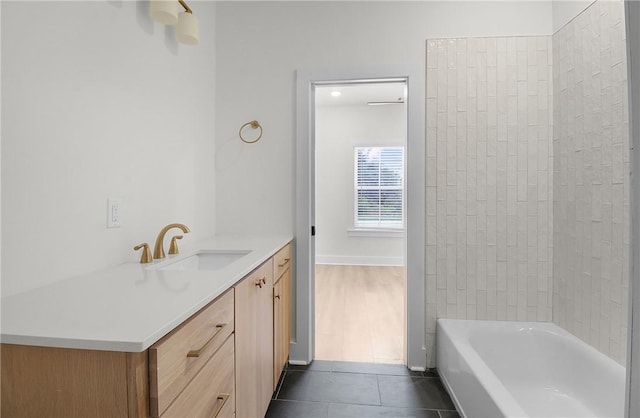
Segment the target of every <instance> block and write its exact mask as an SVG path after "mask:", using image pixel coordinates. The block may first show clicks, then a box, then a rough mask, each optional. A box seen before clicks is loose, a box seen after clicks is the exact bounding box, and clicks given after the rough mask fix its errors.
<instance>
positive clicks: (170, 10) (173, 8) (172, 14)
mask: <svg viewBox="0 0 640 418" xmlns="http://www.w3.org/2000/svg"><path fill="white" fill-rule="evenodd" d="M149 14H150V15H151V18H152V19H153V20H155V21H156V22H158V23H162V24H163V25H175V24H176V23H178V2H177V1H175V0H149Z"/></svg>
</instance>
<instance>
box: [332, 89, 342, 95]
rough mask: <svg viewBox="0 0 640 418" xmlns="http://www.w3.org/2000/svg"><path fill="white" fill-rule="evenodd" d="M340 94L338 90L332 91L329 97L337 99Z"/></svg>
mask: <svg viewBox="0 0 640 418" xmlns="http://www.w3.org/2000/svg"><path fill="white" fill-rule="evenodd" d="M341 94H342V93H340V92H339V91H338V90H334V91H332V92H331V97H339V96H340V95H341Z"/></svg>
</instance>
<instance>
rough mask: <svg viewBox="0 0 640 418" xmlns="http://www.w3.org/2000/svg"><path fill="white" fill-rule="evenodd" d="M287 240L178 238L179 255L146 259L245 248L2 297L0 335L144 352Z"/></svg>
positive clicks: (131, 266)
mask: <svg viewBox="0 0 640 418" xmlns="http://www.w3.org/2000/svg"><path fill="white" fill-rule="evenodd" d="M185 238H187V237H185ZM291 239H292V238H291V237H290V236H278V237H261V238H246V237H245V238H241V237H214V238H212V239H209V240H206V241H202V242H200V243H197V244H193V245H188V244H186V243H183V242H181V243H180V245H181V254H178V255H176V256H168V257H167V258H166V259H163V260H160V261H159V262H156V261H154V264H155V263H158V264H159V263H166V262H167V261H176V260H178V259H182V258H186V257H188V256H189V255H192V254H193V253H194V252H197V251H206V250H237V251H242V250H251V252H250V253H249V254H247V255H246V256H243V257H242V258H240V259H238V260H236V261H234V262H233V263H231V264H229V265H228V266H226V267H224V268H222V269H220V270H215V271H171V270H154V269H149V268H148V267H149V266H152V264H140V263H126V264H122V265H119V266H117V267H113V268H110V269H106V270H101V271H96V272H93V273H90V274H86V275H82V276H78V277H73V278H70V279H67V280H64V281H61V282H57V283H54V284H51V285H48V286H44V287H41V288H38V289H34V290H31V291H28V292H25V293H20V294H17V295H13V296H8V297H6V298H2V303H1V309H2V326H1V328H0V329H1V339H2V342H3V343H9V344H25V345H37V346H47V347H62V348H80V349H93V350H108V351H126V352H141V351H144V350H146V349H147V348H149V346H151V345H152V344H153V343H155V342H156V341H158V340H159V339H160V338H162V337H163V336H164V335H166V334H167V333H168V332H169V331H171V330H172V329H174V328H175V327H176V326H178V325H179V324H181V323H182V322H183V321H184V320H185V319H187V318H189V317H190V316H191V315H193V314H194V313H196V312H197V311H198V310H200V309H201V308H203V307H204V306H206V305H207V304H208V303H209V302H211V301H212V300H214V299H215V298H216V297H218V296H219V295H221V294H222V293H224V292H225V291H226V290H227V289H229V288H230V287H231V286H233V285H234V284H235V283H237V282H238V281H239V280H240V279H242V278H243V277H244V276H246V275H247V274H249V273H250V272H251V271H253V270H254V269H255V268H256V267H259V266H260V264H262V263H263V262H264V261H265V260H267V259H268V258H269V257H271V256H272V255H274V254H275V253H276V252H277V251H278V250H279V249H280V248H282V247H283V246H284V245H286V244H287V243H288V242H289V241H291ZM184 241H186V239H185V240H184ZM183 248H184V250H183Z"/></svg>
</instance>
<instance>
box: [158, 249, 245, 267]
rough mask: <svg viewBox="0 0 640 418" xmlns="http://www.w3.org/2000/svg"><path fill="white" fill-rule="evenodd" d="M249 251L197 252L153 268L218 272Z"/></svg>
mask: <svg viewBox="0 0 640 418" xmlns="http://www.w3.org/2000/svg"><path fill="white" fill-rule="evenodd" d="M250 252H251V251H246V250H241V251H199V252H197V253H195V254H194V255H191V256H189V257H187V258H183V259H182V260H179V261H175V262H171V263H168V264H164V263H163V264H162V265H160V266H157V267H154V268H155V269H157V270H220V269H222V268H224V267H226V266H228V265H229V264H231V263H233V262H234V261H236V260H238V259H240V258H242V257H244V256H245V255H247V254H249V253H250Z"/></svg>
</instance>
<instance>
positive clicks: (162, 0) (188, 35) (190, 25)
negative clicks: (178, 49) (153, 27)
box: [149, 0, 200, 45]
mask: <svg viewBox="0 0 640 418" xmlns="http://www.w3.org/2000/svg"><path fill="white" fill-rule="evenodd" d="M177 3H179V4H180V5H181V6H182V7H183V8H184V12H181V13H178V5H177V4H176V0H149V14H150V15H151V18H152V19H153V20H155V21H156V22H158V23H162V24H163V25H169V26H173V25H176V38H177V39H178V42H180V43H183V44H187V45H196V44H197V43H198V42H199V41H200V28H199V26H198V18H196V17H195V16H194V15H193V10H191V8H190V7H189V5H187V3H186V2H185V1H184V0H178V1H177Z"/></svg>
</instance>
